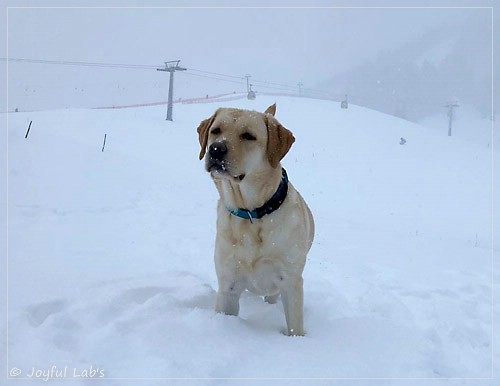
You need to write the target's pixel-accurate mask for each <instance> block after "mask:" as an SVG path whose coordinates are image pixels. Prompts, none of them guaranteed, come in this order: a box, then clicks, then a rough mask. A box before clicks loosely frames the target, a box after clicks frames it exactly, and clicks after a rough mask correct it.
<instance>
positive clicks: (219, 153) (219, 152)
mask: <svg viewBox="0 0 500 386" xmlns="http://www.w3.org/2000/svg"><path fill="white" fill-rule="evenodd" d="M208 153H209V154H210V157H212V158H213V159H216V160H220V161H222V160H223V159H224V156H225V155H226V154H227V146H226V143H225V142H214V143H212V144H211V145H210V147H209V148H208Z"/></svg>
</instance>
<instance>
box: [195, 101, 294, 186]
mask: <svg viewBox="0 0 500 386" xmlns="http://www.w3.org/2000/svg"><path fill="white" fill-rule="evenodd" d="M275 113H276V104H274V105H272V106H269V107H268V108H267V110H266V111H265V112H264V113H259V112H257V111H248V110H239V109H230V108H220V109H218V110H217V111H216V112H215V114H214V115H212V116H211V117H210V118H207V119H205V120H203V121H202V122H201V123H200V125H199V126H198V135H199V140H200V146H201V151H200V160H201V159H203V157H205V168H206V170H207V171H208V172H210V173H211V175H212V177H213V178H216V179H219V178H226V179H231V180H234V181H241V180H243V179H244V178H245V176H247V175H250V174H252V173H259V172H263V171H264V170H263V169H265V168H277V167H278V165H279V163H280V161H281V159H283V157H284V156H285V155H286V153H288V150H290V147H291V146H292V144H293V142H294V141H295V138H294V136H293V134H292V133H291V132H290V131H289V130H287V129H286V128H285V127H283V125H281V124H280V123H279V122H278V121H277V119H276V118H275V117H274V115H275Z"/></svg>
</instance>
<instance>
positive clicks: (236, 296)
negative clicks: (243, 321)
mask: <svg viewBox="0 0 500 386" xmlns="http://www.w3.org/2000/svg"><path fill="white" fill-rule="evenodd" d="M244 289H245V287H244V286H243V285H242V283H241V282H238V281H236V280H228V279H227V278H219V290H218V291H217V300H216V303H215V311H216V312H219V313H223V314H226V315H234V316H237V315H238V313H239V312H240V296H241V293H242V292H243V290H244Z"/></svg>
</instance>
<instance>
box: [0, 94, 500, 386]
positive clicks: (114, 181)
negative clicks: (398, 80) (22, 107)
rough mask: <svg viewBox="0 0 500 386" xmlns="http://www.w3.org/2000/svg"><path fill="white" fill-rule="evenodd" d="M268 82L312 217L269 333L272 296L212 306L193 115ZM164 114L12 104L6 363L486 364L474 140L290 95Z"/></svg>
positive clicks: (278, 369) (404, 371)
mask: <svg viewBox="0 0 500 386" xmlns="http://www.w3.org/2000/svg"><path fill="white" fill-rule="evenodd" d="M276 99H277V100H276ZM275 101H277V114H276V116H277V118H278V119H279V120H280V121H281V122H282V124H283V125H284V126H286V127H287V128H289V129H290V130H291V131H293V133H294V135H295V137H296V138H297V141H296V143H295V144H294V146H293V147H292V149H291V151H290V153H289V154H288V155H287V156H286V158H285V159H284V162H283V164H284V166H285V167H286V169H287V171H288V174H289V178H290V180H291V181H292V182H293V184H294V186H295V187H296V188H297V189H298V190H299V191H300V193H301V194H302V196H303V197H304V198H305V199H306V201H307V202H308V204H309V206H310V207H311V210H312V212H313V214H314V216H315V221H316V239H315V244H314V245H313V248H312V250H311V252H310V254H309V256H308V262H307V264H306V268H305V273H304V283H305V284H304V288H305V328H306V336H305V337H303V338H299V337H294V338H291V337H287V336H284V335H282V334H281V333H280V331H281V329H282V328H283V327H284V316H283V309H282V306H281V304H280V303H278V304H277V305H269V304H266V303H264V302H263V301H262V299H260V298H258V297H256V296H253V295H251V294H248V293H247V294H244V296H243V297H242V301H241V313H240V316H239V317H229V316H223V315H219V314H215V313H214V312H213V305H214V299H215V296H214V295H215V290H216V276H215V270H214V266H213V248H214V237H215V207H216V201H217V198H218V196H217V192H216V189H215V187H214V186H213V183H212V181H211V180H210V177H209V175H208V174H207V173H206V172H205V171H204V170H203V164H202V162H200V161H199V160H198V153H199V145H198V137H197V133H196V127H197V126H198V124H199V122H200V121H201V120H202V119H204V118H206V117H208V116H209V115H211V114H212V113H213V112H214V110H215V109H216V108H217V107H220V106H232V107H239V108H248V109H255V110H259V111H264V110H265V108H266V107H267V106H268V105H270V104H272V103H274V102H275ZM174 119H175V122H167V121H165V107H164V106H154V107H142V108H130V109H121V110H61V111H46V112H35V113H16V114H9V117H8V121H9V123H8V150H9V164H8V173H9V181H8V182H9V185H8V189H9V201H8V209H9V222H8V231H9V255H8V264H9V265H8V278H9V282H8V288H9V294H8V295H9V315H8V321H9V325H8V331H9V334H8V349H9V351H8V367H9V368H8V369H6V370H5V368H4V366H5V363H6V361H7V360H6V358H1V361H0V362H1V363H2V365H0V368H1V369H2V370H5V371H7V372H10V373H11V375H12V376H13V377H14V376H15V377H16V378H30V375H32V372H33V371H35V373H34V374H35V375H34V376H35V377H39V378H40V377H41V378H43V377H44V375H43V371H42V370H44V371H48V370H47V369H49V370H50V369H51V368H53V366H55V367H56V369H57V371H59V373H57V372H53V373H52V375H51V377H56V376H57V374H59V376H62V375H65V376H66V377H68V378H74V377H80V376H81V377H85V376H90V375H92V374H93V375H94V377H100V376H104V377H105V378H108V379H109V380H108V381H106V382H105V383H102V384H106V385H122V384H124V381H123V380H121V381H120V380H119V379H116V378H137V379H136V380H135V381H130V383H126V384H143V385H157V384H158V385H160V384H165V380H164V379H163V378H186V377H187V378H193V377H195V378H206V379H204V380H200V381H199V382H197V384H210V385H216V384H221V383H222V381H221V380H214V379H211V378H365V379H366V378H384V380H381V381H380V382H379V383H377V384H384V385H385V384H396V383H395V382H396V381H392V380H391V379H392V378H419V379H420V378H439V379H442V378H489V377H491V375H492V371H493V370H492V360H495V361H496V362H497V363H498V361H499V360H500V355H499V352H500V351H499V350H498V344H497V345H495V346H494V345H493V337H492V331H493V326H492V313H493V312H494V316H495V318H496V321H495V323H497V326H496V327H498V320H499V317H500V315H499V307H498V303H495V305H494V310H493V311H492V302H493V298H492V290H493V289H494V290H495V291H498V283H499V276H498V275H499V266H498V261H497V262H495V265H493V266H492V248H496V249H495V253H496V251H497V248H498V245H493V246H492V223H491V222H492V220H491V218H492V215H491V213H492V207H491V198H492V197H491V195H492V175H491V167H492V153H491V152H492V149H491V147H490V146H488V144H487V143H483V142H474V143H471V142H468V141H465V140H462V139H460V138H456V137H452V138H448V137H446V136H445V135H444V134H443V135H438V134H436V131H435V130H432V129H429V128H427V127H424V126H419V125H416V124H412V123H409V122H407V121H404V120H400V119H397V118H394V117H390V116H387V115H383V114H381V113H378V112H375V111H372V110H368V109H364V108H360V107H356V106H350V107H349V109H348V110H341V109H340V108H339V107H338V104H337V103H332V102H326V101H313V100H305V99H299V98H285V97H276V98H274V97H269V96H266V97H259V98H257V99H256V100H255V101H248V100H246V99H245V100H238V101H225V102H217V103H205V104H189V105H188V104H176V105H175V110H174ZM30 121H32V125H31V129H30V133H29V136H28V138H27V139H25V138H24V137H25V133H26V130H27V127H28V125H29V123H30ZM105 134H106V146H105V148H104V151H101V149H102V145H103V137H104V135H105ZM401 137H404V138H405V139H406V144H404V145H400V138H401ZM496 151H497V152H498V149H496ZM495 156H496V154H495ZM2 221H5V220H4V219H3V218H2ZM4 224H5V223H4ZM496 242H498V241H496ZM493 283H494V288H492V285H493ZM497 293H498V292H497ZM4 338H5V337H4ZM492 355H493V357H492ZM16 369H18V370H17V371H16ZM64 370H65V371H66V373H64ZM92 370H94V372H92ZM37 371H39V372H38V373H37ZM61 374H62V375H61ZM494 375H496V376H498V375H499V372H498V368H497V369H495V370H494ZM139 378H149V379H150V380H142V381H141V380H140V379H139ZM151 378H155V380H152V379H151ZM113 379H116V380H113ZM2 382H3V381H2ZM28 382H29V381H26V384H28ZM275 383H276V382H274V383H273V382H270V383H269V384H275ZM290 383H293V382H292V381H291V382H290ZM9 384H10V382H9ZM13 384H16V385H21V384H24V383H23V382H22V381H21V380H19V379H18V380H17V382H13ZM58 384H59V385H75V384H80V381H78V380H75V379H71V380H65V381H60V382H59V383H58ZM169 384H170V383H169ZM179 384H185V382H184V383H182V382H181V381H179ZM245 384H256V385H257V384H262V381H255V382H248V383H245ZM294 384H296V383H294ZM350 384H351V383H350ZM352 384H357V385H364V384H367V383H366V381H363V380H358V382H352ZM370 384H371V383H370ZM404 384H405V385H410V384H411V385H413V384H414V385H421V384H426V385H429V384H433V383H432V382H431V381H430V380H427V381H425V383H422V382H420V381H418V380H414V381H413V383H412V382H410V381H408V382H407V383H404ZM437 384H439V385H441V384H443V383H442V382H436V385H437ZM448 384H461V385H463V384H467V385H469V384H470V385H477V384H479V383H477V381H473V380H472V381H465V380H452V381H450V382H449V383H448ZM481 384H488V385H493V384H494V383H493V381H489V382H485V383H481Z"/></svg>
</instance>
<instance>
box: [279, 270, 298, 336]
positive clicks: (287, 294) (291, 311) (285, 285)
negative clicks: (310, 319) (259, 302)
mask: <svg viewBox="0 0 500 386" xmlns="http://www.w3.org/2000/svg"><path fill="white" fill-rule="evenodd" d="M280 290H281V300H282V302H283V307H284V309H285V317H286V325H287V330H288V335H304V289H303V280H302V277H301V276H299V277H282V280H281V286H280Z"/></svg>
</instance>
